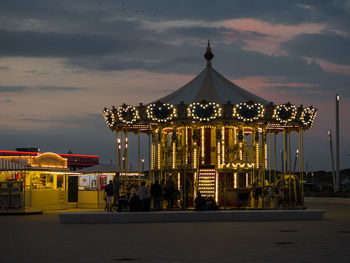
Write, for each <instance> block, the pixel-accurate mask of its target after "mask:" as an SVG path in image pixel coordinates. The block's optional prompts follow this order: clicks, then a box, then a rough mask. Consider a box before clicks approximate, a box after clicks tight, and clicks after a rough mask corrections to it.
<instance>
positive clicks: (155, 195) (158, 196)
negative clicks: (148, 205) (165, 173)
mask: <svg viewBox="0 0 350 263" xmlns="http://www.w3.org/2000/svg"><path fill="white" fill-rule="evenodd" d="M151 195H152V199H153V209H154V210H155V211H160V210H161V205H160V204H161V202H162V195H163V188H162V186H161V185H160V184H159V183H158V180H155V182H154V184H152V186H151Z"/></svg>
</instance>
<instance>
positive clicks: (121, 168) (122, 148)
mask: <svg viewBox="0 0 350 263" xmlns="http://www.w3.org/2000/svg"><path fill="white" fill-rule="evenodd" d="M120 147H121V155H122V162H121V165H120V176H121V177H120V179H122V175H123V173H124V160H125V152H124V139H123V130H121V132H120ZM124 176H125V173H124ZM124 187H125V186H123V188H124Z"/></svg>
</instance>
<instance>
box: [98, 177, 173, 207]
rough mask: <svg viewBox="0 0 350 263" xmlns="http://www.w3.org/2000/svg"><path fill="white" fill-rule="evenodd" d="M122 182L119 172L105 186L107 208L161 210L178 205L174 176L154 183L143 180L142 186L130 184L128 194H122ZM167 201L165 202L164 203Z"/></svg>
mask: <svg viewBox="0 0 350 263" xmlns="http://www.w3.org/2000/svg"><path fill="white" fill-rule="evenodd" d="M120 188H121V182H120V181H119V175H118V174H117V175H116V176H115V177H114V179H113V180H110V181H109V184H108V185H107V186H106V188H105V200H106V207H105V210H106V211H108V212H112V211H123V212H126V211H130V212H136V211H151V202H152V203H153V206H152V210H153V211H161V210H162V209H163V207H164V208H166V209H168V210H172V209H173V208H175V207H177V203H178V202H177V200H178V199H179V198H178V197H179V190H178V189H177V187H176V184H175V181H174V179H173V177H172V176H169V177H168V178H167V180H166V181H164V180H162V181H161V182H159V181H158V180H155V181H154V183H153V184H152V185H150V186H149V185H146V182H145V181H142V182H141V184H140V186H137V185H130V186H129V187H128V189H127V194H126V195H120ZM164 202H165V203H164Z"/></svg>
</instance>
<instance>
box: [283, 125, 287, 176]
mask: <svg viewBox="0 0 350 263" xmlns="http://www.w3.org/2000/svg"><path fill="white" fill-rule="evenodd" d="M283 135H284V137H283V139H284V144H283V145H284V149H283V173H284V174H287V134H286V130H284V132H283Z"/></svg>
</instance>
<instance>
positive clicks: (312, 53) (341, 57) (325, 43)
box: [281, 33, 350, 65]
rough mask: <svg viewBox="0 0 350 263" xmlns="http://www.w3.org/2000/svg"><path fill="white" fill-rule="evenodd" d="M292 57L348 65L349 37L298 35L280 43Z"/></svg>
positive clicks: (322, 34) (324, 34) (349, 52)
mask: <svg viewBox="0 0 350 263" xmlns="http://www.w3.org/2000/svg"><path fill="white" fill-rule="evenodd" d="M281 47H282V48H283V49H284V50H286V51H287V52H288V54H290V55H292V56H300V57H309V58H319V59H323V60H325V61H328V62H330V63H334V64H342V65H350V49H349V47H350V37H349V36H343V35H338V34H335V33H320V34H300V35H297V36H295V37H294V38H293V39H292V40H290V41H287V42H284V43H282V45H281Z"/></svg>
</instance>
